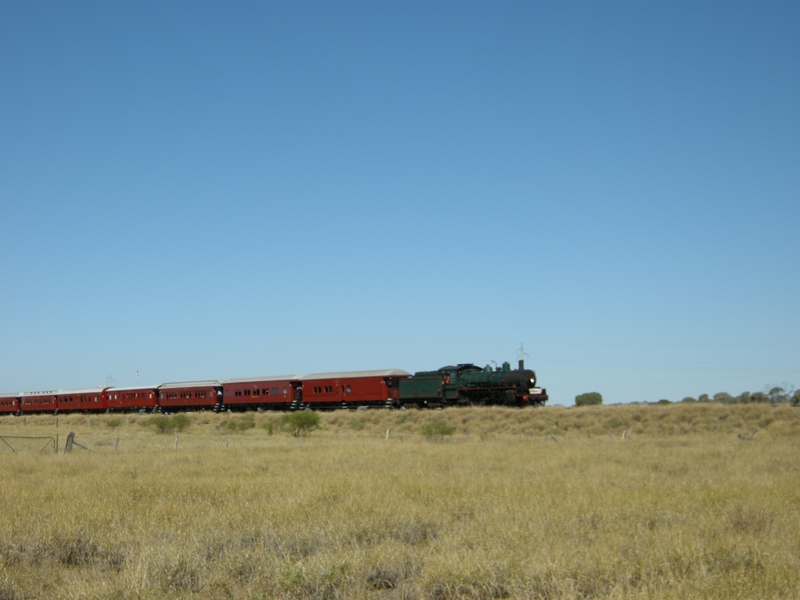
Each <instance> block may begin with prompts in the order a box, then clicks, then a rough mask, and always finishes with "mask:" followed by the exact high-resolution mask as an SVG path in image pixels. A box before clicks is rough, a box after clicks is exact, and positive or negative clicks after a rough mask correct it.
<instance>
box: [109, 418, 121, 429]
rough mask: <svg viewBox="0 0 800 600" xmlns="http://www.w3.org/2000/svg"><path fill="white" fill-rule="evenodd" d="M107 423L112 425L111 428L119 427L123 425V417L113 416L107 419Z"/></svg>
mask: <svg viewBox="0 0 800 600" xmlns="http://www.w3.org/2000/svg"><path fill="white" fill-rule="evenodd" d="M106 425H108V427H110V428H111V429H116V428H117V427H119V426H120V425H122V419H120V418H119V417H112V418H111V419H109V420H108V421H106Z"/></svg>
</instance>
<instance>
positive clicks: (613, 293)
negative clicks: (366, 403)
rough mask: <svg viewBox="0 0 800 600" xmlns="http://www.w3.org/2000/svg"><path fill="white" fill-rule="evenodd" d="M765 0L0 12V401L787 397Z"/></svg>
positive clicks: (792, 41)
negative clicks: (264, 393) (338, 394)
mask: <svg viewBox="0 0 800 600" xmlns="http://www.w3.org/2000/svg"><path fill="white" fill-rule="evenodd" d="M798 31H800V8H798V5H797V4H796V3H791V2H711V3H699V2H677V3H676V2H670V3H659V2H619V3H618V2H600V3H597V2H591V3H585V2H527V3H523V2H500V3H498V2H352V3H336V2H274V3H244V2H238V3H231V2H205V3H188V2H157V3H149V2H118V3H107V2H75V3H67V2H55V3H49V2H7V1H4V0H0V82H1V83H0V223H2V236H0V282H1V283H2V288H1V290H2V291H0V342H2V343H0V391H9V392H13V391H23V390H24V391H29V390H40V389H53V388H62V389H63V388H77V387H86V386H91V385H102V384H104V383H105V382H106V381H107V378H109V377H111V378H112V379H113V381H114V382H115V383H116V384H117V385H133V384H135V383H136V382H137V375H136V374H137V371H138V373H139V382H140V383H148V384H150V383H153V384H156V383H162V382H167V381H182V380H193V379H208V378H232V377H245V376H256V375H269V374H284V373H312V372H321V371H337V370H362V369H377V368H402V369H406V370H408V371H412V372H413V371H417V370H429V369H435V368H438V367H440V366H443V365H445V364H452V363H455V362H475V363H479V364H481V365H483V364H487V363H489V362H490V361H492V360H494V361H497V362H498V363H501V362H503V361H504V360H508V361H510V362H512V363H514V362H515V361H516V359H517V349H518V348H519V347H520V344H521V343H524V347H525V351H526V352H527V353H528V357H527V365H528V366H531V367H532V368H534V369H535V370H536V371H537V373H538V376H539V383H540V385H543V386H545V387H547V388H548V390H549V392H550V396H551V402H553V403H557V404H567V405H570V404H572V403H573V402H574V397H575V395H576V394H579V393H582V392H587V391H595V390H596V391H599V392H601V393H602V394H603V396H604V398H605V401H606V402H607V403H611V402H631V401H654V400H659V399H661V398H668V399H671V400H680V399H681V398H683V397H684V396H687V395H691V396H695V397H696V396H697V395H699V394H701V393H709V394H713V393H715V392H719V391H728V392H730V393H733V394H738V393H739V392H741V391H744V390H749V391H752V392H754V391H759V390H763V389H764V387H765V386H767V385H773V384H780V383H782V382H786V383H788V384H790V385H791V384H800V349H799V348H798V340H799V339H800V316H799V313H800V311H798V303H797V298H798V297H800V281H799V279H800V278H798V274H800V268H799V267H800V251H798V242H797V231H798V222H800V218H799V217H800V170H798V165H800V118H798V115H800V76H798V73H800V36H798V35H797V32H798Z"/></svg>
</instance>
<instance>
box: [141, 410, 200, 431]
mask: <svg viewBox="0 0 800 600" xmlns="http://www.w3.org/2000/svg"><path fill="white" fill-rule="evenodd" d="M191 424H192V422H191V421H190V420H189V417H187V416H186V415H184V414H178V415H172V416H167V415H154V416H152V417H150V418H147V419H144V420H143V421H141V422H140V425H141V426H142V427H152V428H153V429H155V431H156V433H176V432H178V433H180V432H181V431H184V430H186V428H188V427H189V425H191Z"/></svg>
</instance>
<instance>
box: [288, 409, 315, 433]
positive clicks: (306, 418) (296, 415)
mask: <svg viewBox="0 0 800 600" xmlns="http://www.w3.org/2000/svg"><path fill="white" fill-rule="evenodd" d="M282 420H283V422H284V423H285V424H286V425H288V426H289V433H291V434H292V435H293V436H294V437H301V436H306V435H308V434H310V433H311V432H312V431H313V430H315V429H316V428H317V427H319V415H318V414H317V413H315V412H313V411H310V410H302V411H299V412H293V413H290V414H288V415H284V417H283V419H282Z"/></svg>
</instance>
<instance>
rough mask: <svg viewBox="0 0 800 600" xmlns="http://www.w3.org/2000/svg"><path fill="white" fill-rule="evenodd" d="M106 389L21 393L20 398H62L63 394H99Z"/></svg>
mask: <svg viewBox="0 0 800 600" xmlns="http://www.w3.org/2000/svg"><path fill="white" fill-rule="evenodd" d="M105 389H106V388H102V387H99V388H83V389H80V390H48V391H45V392H22V393H21V394H20V396H63V395H64V394H100V393H102V392H103V390H105Z"/></svg>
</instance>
